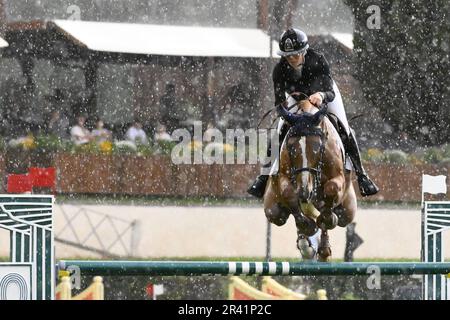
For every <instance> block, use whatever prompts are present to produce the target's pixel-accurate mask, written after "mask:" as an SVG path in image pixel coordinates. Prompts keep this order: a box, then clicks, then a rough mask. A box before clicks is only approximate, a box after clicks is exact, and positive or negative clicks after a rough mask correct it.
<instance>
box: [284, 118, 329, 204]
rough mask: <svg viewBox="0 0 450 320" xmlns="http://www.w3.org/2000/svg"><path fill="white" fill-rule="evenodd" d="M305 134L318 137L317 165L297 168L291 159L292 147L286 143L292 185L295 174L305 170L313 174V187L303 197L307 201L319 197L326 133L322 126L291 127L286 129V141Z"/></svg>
mask: <svg viewBox="0 0 450 320" xmlns="http://www.w3.org/2000/svg"><path fill="white" fill-rule="evenodd" d="M322 121H323V120H322ZM307 136H319V137H320V147H319V161H318V162H317V165H316V166H315V167H302V168H297V167H296V166H295V164H294V163H293V161H292V160H293V158H294V156H295V154H294V149H293V148H289V144H288V152H289V158H290V161H291V172H290V173H291V176H290V179H291V182H292V184H293V185H294V186H297V176H298V175H299V174H301V173H302V172H305V171H307V172H309V173H311V174H312V175H313V176H314V180H313V189H312V191H311V192H310V193H309V194H308V199H305V200H306V201H308V202H309V201H310V200H311V199H318V198H319V186H320V184H321V181H322V170H323V165H324V161H323V157H324V154H325V145H326V143H327V140H328V133H325V132H324V131H323V130H322V128H320V127H313V128H297V127H291V128H290V129H289V131H288V134H287V135H286V141H287V139H289V138H292V137H295V138H301V137H307ZM305 152H306V151H305Z"/></svg>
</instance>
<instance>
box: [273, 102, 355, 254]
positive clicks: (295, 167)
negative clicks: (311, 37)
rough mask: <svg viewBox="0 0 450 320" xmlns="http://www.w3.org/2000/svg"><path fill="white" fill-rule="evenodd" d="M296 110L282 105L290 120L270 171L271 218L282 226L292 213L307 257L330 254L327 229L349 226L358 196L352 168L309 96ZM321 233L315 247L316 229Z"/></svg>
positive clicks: (280, 109) (332, 129)
mask: <svg viewBox="0 0 450 320" xmlns="http://www.w3.org/2000/svg"><path fill="white" fill-rule="evenodd" d="M297 107H298V110H299V112H298V113H296V114H295V113H290V112H288V111H287V110H286V109H285V108H284V107H282V106H279V107H278V108H277V111H278V113H279V115H280V116H281V117H282V118H283V119H284V120H285V121H286V122H287V123H288V124H289V131H288V133H287V134H286V138H285V139H284V141H283V142H282V145H281V150H280V157H279V159H280V160H279V170H278V173H276V174H274V175H270V177H269V180H268V183H267V186H266V190H265V193H264V212H265V215H266V217H267V219H268V220H269V221H270V222H271V223H273V224H275V225H277V226H282V225H284V224H285V223H286V221H287V220H288V218H289V216H290V215H291V214H292V215H293V217H294V219H295V224H296V227H297V248H298V249H299V250H300V253H301V256H302V258H303V259H305V260H311V259H318V260H319V261H330V260H331V255H332V252H331V245H330V242H329V236H328V230H331V229H334V228H335V227H336V225H338V226H340V227H345V226H347V225H348V224H349V223H351V222H352V221H353V219H354V216H355V213H356V208H357V202H356V194H355V190H354V188H353V184H352V171H350V170H347V169H346V168H345V159H346V158H345V151H344V149H343V146H342V142H341V140H340V137H339V134H338V132H337V131H336V129H335V127H334V126H333V124H332V123H331V121H330V119H328V117H327V116H325V115H326V111H327V107H326V105H324V106H323V107H322V108H321V109H320V110H319V109H318V108H317V107H315V106H314V105H312V104H311V103H310V102H309V101H308V100H301V101H300V102H299V103H298V104H297ZM319 232H321V234H320V241H319V243H318V246H317V249H315V248H314V247H313V243H312V240H314V237H313V236H314V235H316V237H317V235H318V234H319Z"/></svg>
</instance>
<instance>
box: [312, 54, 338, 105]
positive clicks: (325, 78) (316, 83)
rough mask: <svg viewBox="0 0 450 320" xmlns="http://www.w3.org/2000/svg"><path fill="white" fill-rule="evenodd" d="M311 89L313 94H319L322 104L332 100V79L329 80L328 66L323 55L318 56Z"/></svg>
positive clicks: (333, 95)
mask: <svg viewBox="0 0 450 320" xmlns="http://www.w3.org/2000/svg"><path fill="white" fill-rule="evenodd" d="M315 74H316V76H315V77H314V80H313V83H312V85H311V89H312V91H313V92H321V93H322V95H323V97H324V99H323V102H327V103H328V102H331V101H333V100H334V97H335V93H334V90H333V79H332V78H331V70H330V66H329V64H328V62H327V60H326V59H325V57H324V56H323V55H320V56H319V59H318V62H317V65H316V70H315Z"/></svg>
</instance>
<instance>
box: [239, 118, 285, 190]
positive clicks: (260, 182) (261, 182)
mask: <svg viewBox="0 0 450 320" xmlns="http://www.w3.org/2000/svg"><path fill="white" fill-rule="evenodd" d="M287 131H288V126H287V125H286V124H285V125H284V126H283V127H282V128H281V133H280V135H279V149H278V152H279V151H280V150H281V144H282V142H283V140H284V138H285V137H286V134H287ZM270 156H271V146H270V144H269V147H268V148H267V157H270ZM271 166H272V164H271V163H269V164H266V165H263V168H270V167H271ZM267 180H269V176H268V175H259V176H258V177H256V180H255V182H253V184H252V185H251V187H250V188H248V189H247V192H248V193H249V194H251V195H252V196H255V197H257V198H262V197H264V192H265V191H266V185H267Z"/></svg>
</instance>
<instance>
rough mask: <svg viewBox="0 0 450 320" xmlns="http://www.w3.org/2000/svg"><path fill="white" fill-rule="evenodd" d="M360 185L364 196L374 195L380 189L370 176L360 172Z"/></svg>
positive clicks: (360, 190)
mask: <svg viewBox="0 0 450 320" xmlns="http://www.w3.org/2000/svg"><path fill="white" fill-rule="evenodd" d="M358 186H359V192H360V193H361V195H362V196H363V197H368V196H372V195H374V194H377V193H378V191H379V190H380V189H379V188H378V186H377V185H376V184H375V182H373V181H372V180H370V178H369V177H368V176H367V175H366V174H360V175H359V176H358Z"/></svg>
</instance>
